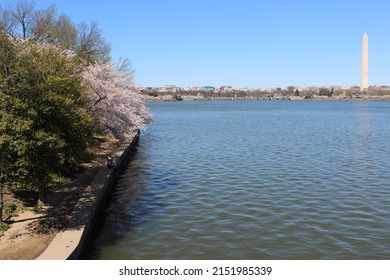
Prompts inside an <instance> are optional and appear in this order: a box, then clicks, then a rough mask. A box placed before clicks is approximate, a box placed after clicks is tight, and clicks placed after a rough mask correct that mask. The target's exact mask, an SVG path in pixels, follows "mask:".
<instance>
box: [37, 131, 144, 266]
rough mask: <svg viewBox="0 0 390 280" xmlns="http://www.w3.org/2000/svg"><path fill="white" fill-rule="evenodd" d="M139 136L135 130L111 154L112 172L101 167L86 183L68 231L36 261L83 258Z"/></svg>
mask: <svg viewBox="0 0 390 280" xmlns="http://www.w3.org/2000/svg"><path fill="white" fill-rule="evenodd" d="M139 137H140V131H139V130H138V131H137V132H136V133H135V134H134V135H132V136H131V137H130V138H129V141H123V142H122V143H121V144H120V146H119V148H118V149H117V150H116V151H115V153H114V154H113V155H112V156H113V159H114V162H116V168H115V169H108V168H106V167H105V168H104V167H103V168H101V169H100V170H99V172H98V173H97V174H96V176H95V177H94V179H93V180H92V182H91V183H90V184H89V186H88V187H87V189H86V190H85V193H84V194H83V196H82V197H81V198H80V199H79V200H78V202H77V204H76V206H75V209H73V211H72V214H71V216H72V217H73V219H71V221H70V223H69V224H68V225H67V228H66V229H65V230H63V231H61V232H59V233H57V235H56V236H55V237H54V239H53V241H52V242H51V243H50V245H49V246H48V247H47V248H46V250H45V251H44V252H43V253H42V254H41V255H40V256H39V257H38V258H36V259H37V260H77V259H80V258H81V257H82V256H83V253H84V251H85V247H86V245H87V244H88V241H89V238H90V237H91V234H92V231H93V228H94V226H95V223H96V221H97V219H98V217H99V214H100V212H101V210H102V208H103V206H104V204H105V202H106V200H107V197H108V195H109V193H110V192H111V189H112V187H113V185H114V184H115V182H116V179H117V177H118V174H119V173H120V172H121V170H122V169H123V168H124V167H125V165H126V163H127V162H128V160H129V157H130V155H131V153H132V152H133V150H134V147H135V146H136V144H137V142H138V140H139Z"/></svg>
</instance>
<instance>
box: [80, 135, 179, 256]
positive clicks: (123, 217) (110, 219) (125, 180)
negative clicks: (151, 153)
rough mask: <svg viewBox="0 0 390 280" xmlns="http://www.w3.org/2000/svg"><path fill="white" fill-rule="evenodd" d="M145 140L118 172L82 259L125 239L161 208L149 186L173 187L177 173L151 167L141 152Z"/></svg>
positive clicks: (161, 205)
mask: <svg viewBox="0 0 390 280" xmlns="http://www.w3.org/2000/svg"><path fill="white" fill-rule="evenodd" d="M149 141H151V140H150V139H148V137H145V139H142V138H141V139H140V141H139V143H138V145H137V146H136V147H135V149H134V151H133V152H132V154H131V156H130V158H129V162H128V164H127V166H126V168H125V169H124V171H123V172H122V173H121V174H120V175H119V177H118V180H117V181H116V183H115V185H114V187H113V188H112V191H111V194H110V196H109V197H108V199H107V201H106V204H105V205H104V207H103V209H102V211H101V213H100V215H99V218H98V220H97V223H96V224H95V227H94V229H93V232H92V235H91V238H90V241H89V242H88V244H87V247H86V250H85V253H84V256H83V259H99V249H98V248H101V247H102V246H103V245H107V244H114V243H116V242H118V241H120V240H121V239H123V238H128V237H129V236H131V232H132V231H133V229H134V228H136V227H141V226H144V225H145V224H147V223H148V222H149V221H150V217H151V215H152V214H154V213H156V212H158V211H161V210H162V208H163V207H164V203H163V202H161V200H160V199H159V198H158V197H157V196H156V195H155V194H154V192H153V191H152V189H153V188H159V189H160V190H161V189H162V188H163V189H165V188H171V187H173V186H175V185H176V183H175V180H174V179H172V178H175V177H176V175H177V174H176V175H175V174H173V173H174V172H172V171H170V170H169V168H167V169H164V170H156V169H155V168H153V169H152V167H151V166H150V164H149V162H148V160H147V159H145V155H144V151H143V147H144V146H145V145H149V144H148V142H149ZM162 178H163V179H162ZM164 178H165V179H164Z"/></svg>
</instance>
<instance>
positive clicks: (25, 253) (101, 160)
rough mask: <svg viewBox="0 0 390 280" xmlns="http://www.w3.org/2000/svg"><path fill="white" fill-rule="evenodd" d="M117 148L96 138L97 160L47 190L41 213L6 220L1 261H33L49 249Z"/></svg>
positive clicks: (0, 240)
mask: <svg viewBox="0 0 390 280" xmlns="http://www.w3.org/2000/svg"><path fill="white" fill-rule="evenodd" d="M119 145H120V141H118V140H117V139H115V138H113V137H104V138H102V139H99V147H98V148H96V149H95V150H94V151H93V153H94V154H95V155H96V159H95V160H93V161H91V162H89V163H86V164H83V166H82V168H81V170H80V171H79V172H78V173H77V174H75V175H74V177H73V178H72V179H71V180H69V182H67V183H65V184H63V185H61V186H58V187H56V188H53V189H51V190H49V192H48V194H47V197H46V201H45V206H44V207H43V208H42V209H40V210H33V208H31V207H30V208H25V209H24V210H23V212H21V213H18V214H17V215H16V216H14V217H10V218H9V219H8V220H7V223H8V224H9V226H10V227H9V228H8V230H7V231H5V232H4V234H3V236H1V237H0V260H33V259H35V258H37V257H39V256H40V255H41V253H42V252H43V251H44V250H45V249H46V248H47V247H48V246H49V244H50V243H51V241H52V240H53V238H54V237H55V235H56V234H57V233H58V232H59V231H60V230H61V229H64V228H65V227H66V224H67V221H68V220H69V218H70V213H71V212H72V209H73V207H74V205H75V204H76V202H77V200H78V197H79V196H80V195H81V194H82V192H83V189H84V188H86V187H87V186H88V185H89V184H90V182H91V181H92V180H93V178H94V177H95V175H96V174H97V172H98V171H99V169H100V168H104V167H105V164H106V157H107V156H108V155H111V154H112V153H113V152H114V151H115V150H116V149H117V148H118V146H119Z"/></svg>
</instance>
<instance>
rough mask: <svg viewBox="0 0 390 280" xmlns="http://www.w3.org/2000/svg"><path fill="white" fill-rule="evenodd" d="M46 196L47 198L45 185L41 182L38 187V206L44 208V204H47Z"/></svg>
mask: <svg viewBox="0 0 390 280" xmlns="http://www.w3.org/2000/svg"><path fill="white" fill-rule="evenodd" d="M44 198H45V185H44V184H41V185H40V186H39V189H38V202H37V206H38V208H42V207H43V206H45V203H44Z"/></svg>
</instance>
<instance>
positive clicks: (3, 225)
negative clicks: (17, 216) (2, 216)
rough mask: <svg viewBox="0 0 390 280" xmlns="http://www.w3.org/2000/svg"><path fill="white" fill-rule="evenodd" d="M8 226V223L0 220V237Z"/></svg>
mask: <svg viewBox="0 0 390 280" xmlns="http://www.w3.org/2000/svg"><path fill="white" fill-rule="evenodd" d="M8 228H9V225H8V224H6V223H2V222H0V237H1V236H3V233H4V232H5V231H7V229H8Z"/></svg>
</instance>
